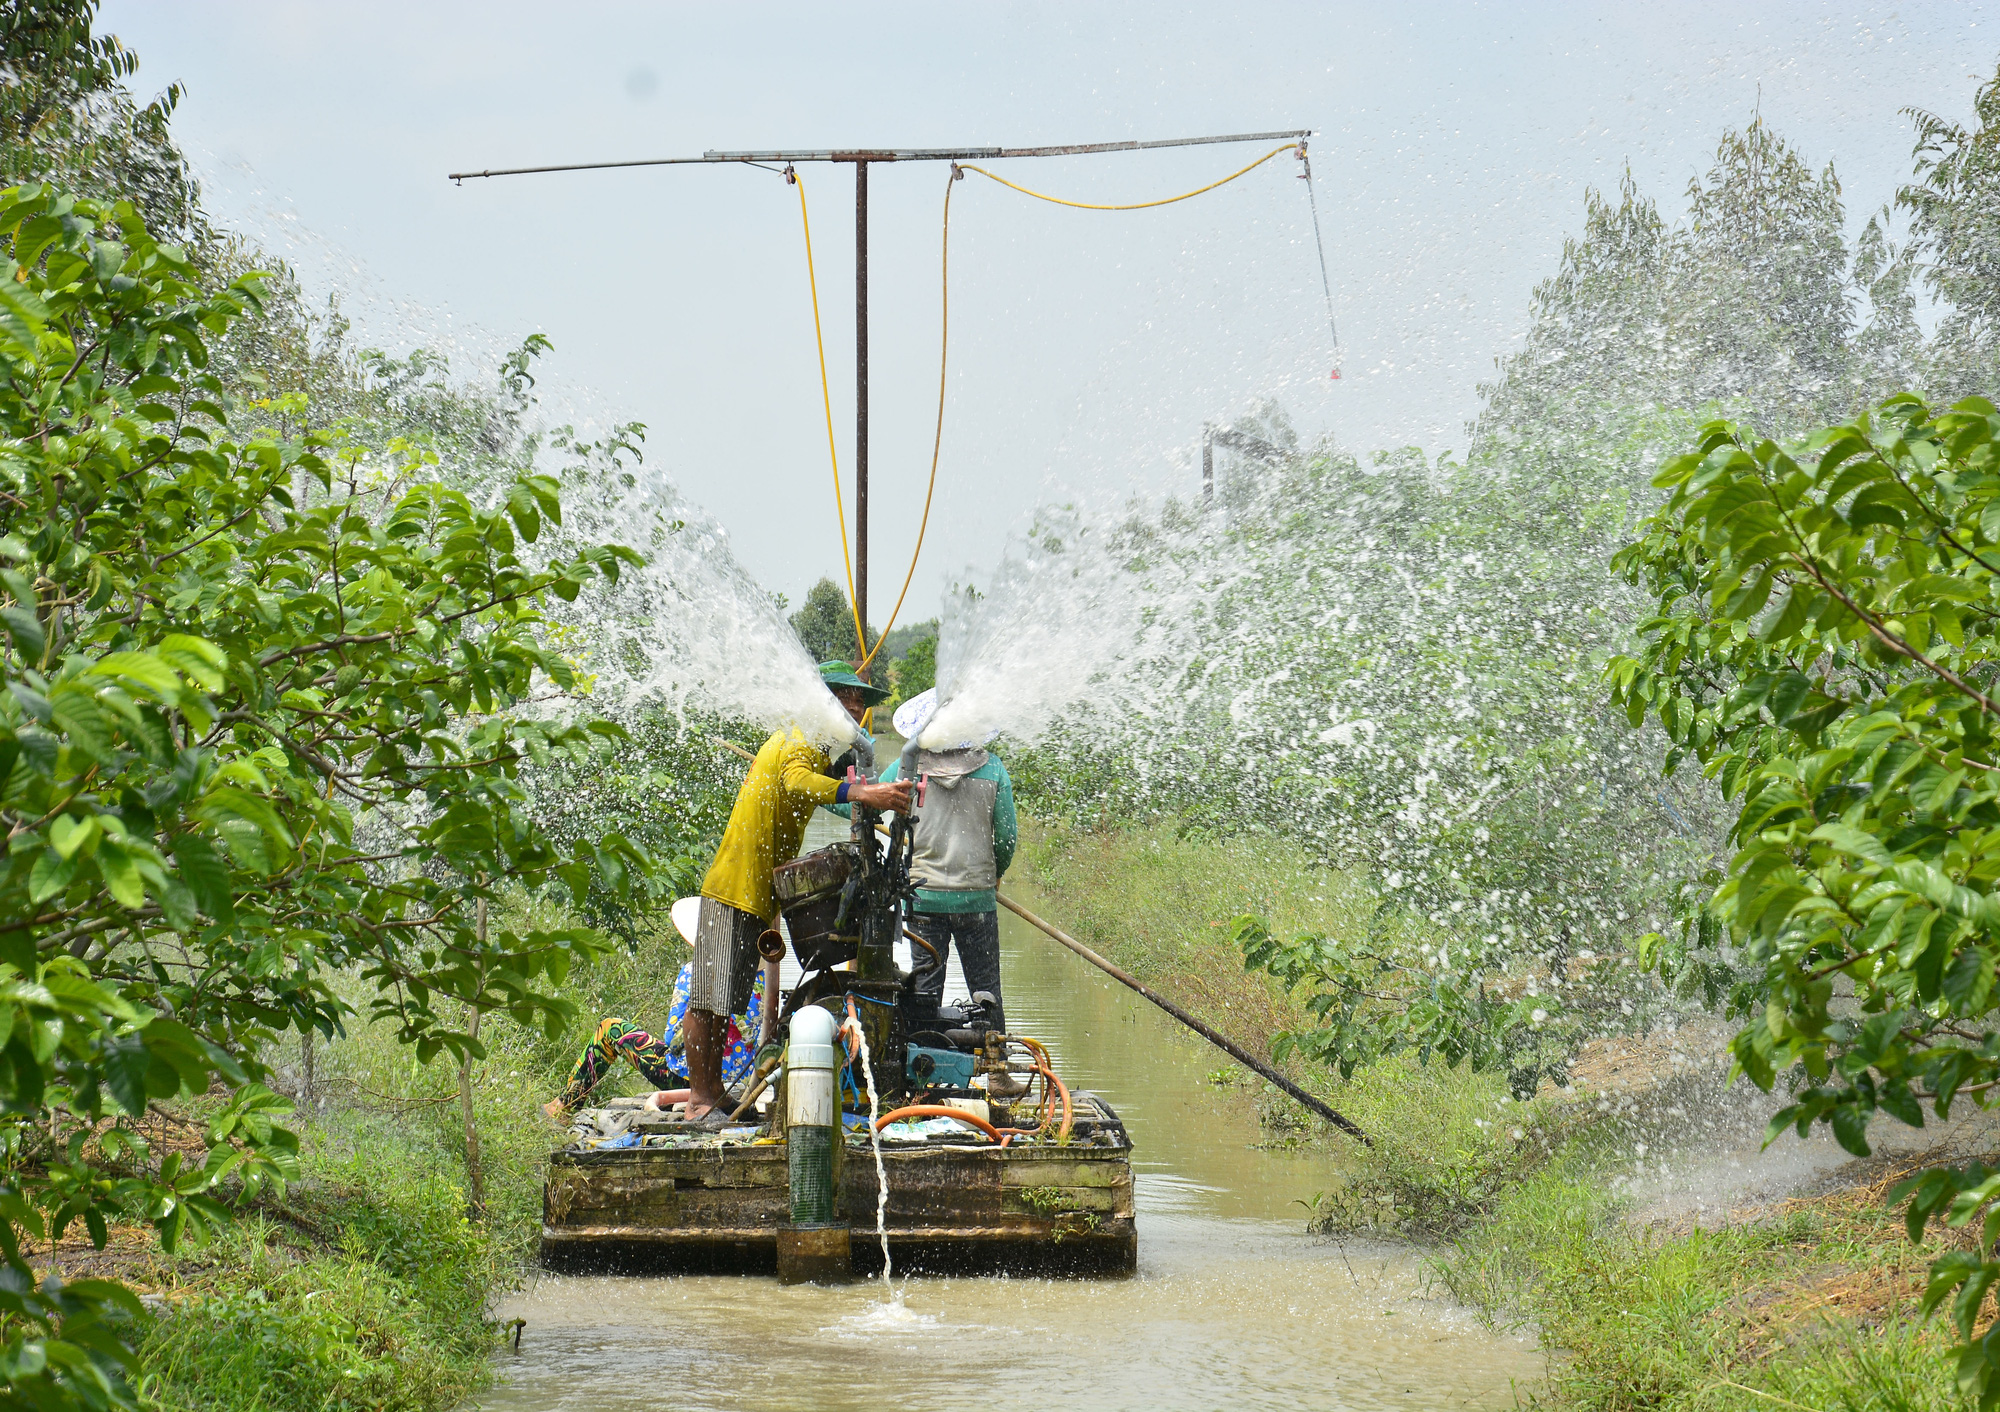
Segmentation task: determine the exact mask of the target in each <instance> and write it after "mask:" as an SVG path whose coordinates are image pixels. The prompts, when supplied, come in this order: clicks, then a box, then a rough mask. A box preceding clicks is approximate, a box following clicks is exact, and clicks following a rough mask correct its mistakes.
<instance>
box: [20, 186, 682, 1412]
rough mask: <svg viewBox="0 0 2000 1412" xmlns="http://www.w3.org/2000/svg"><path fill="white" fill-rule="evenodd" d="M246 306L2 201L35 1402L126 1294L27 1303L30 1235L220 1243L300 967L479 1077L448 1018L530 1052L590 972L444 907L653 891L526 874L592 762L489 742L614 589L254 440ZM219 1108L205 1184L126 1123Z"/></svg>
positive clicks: (492, 520)
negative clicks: (538, 1033)
mask: <svg viewBox="0 0 2000 1412" xmlns="http://www.w3.org/2000/svg"><path fill="white" fill-rule="evenodd" d="M258 291H259V284H258V281H256V280H255V279H254V278H249V277H246V278H244V279H240V280H238V281H236V282H235V283H233V284H232V285H230V286H229V287H228V288H226V289H224V290H221V291H217V292H207V291H205V290H204V289H203V288H202V287H201V285H200V283H199V281H198V278H197V273H196V271H195V269H194V267H193V266H192V265H191V263H190V262H189V260H188V258H187V257H186V256H185V255H184V254H183V253H182V252H181V251H179V250H177V249H176V248H174V247H172V246H167V245H163V244H160V243H159V242H158V241H157V240H155V238H154V237H153V236H152V235H151V234H150V233H149V232H148V230H147V229H146V227H145V224H144V222H143V220H142V218H141V217H140V215H139V213H138V211H137V210H136V209H135V208H133V207H132V206H131V205H129V204H124V203H121V204H119V205H117V206H110V207H107V206H104V205H101V204H96V203H91V202H87V201H81V200H77V199H73V198H71V197H67V196H62V195H59V194H57V193H55V192H53V191H51V190H49V189H47V188H43V187H27V188H20V189H17V190H13V191H9V192H6V193H4V194H0V490H4V496H0V559H3V560H4V564H0V586H4V590H5V595H4V596H5V602H4V606H0V623H4V626H5V630H6V634H7V639H8V642H7V647H6V651H5V654H4V660H0V674H4V677H5V685H6V688H7V690H6V694H5V695H4V696H0V816H4V818H5V820H6V822H7V825H8V830H9V836H10V838H11V839H12V845H11V848H10V850H9V853H8V864H7V867H6V869H5V871H4V873H0V1030H4V1033H5V1041H4V1048H0V1151H4V1195H0V1218H4V1219H0V1251H4V1255H5V1257H6V1269H7V1271H8V1272H9V1273H8V1274H7V1275H6V1277H5V1278H4V1279H0V1286H4V1288H0V1318H4V1320H5V1322H6V1333H7V1336H8V1338H9V1342H8V1343H7V1345H6V1346H5V1349H4V1350H0V1361H4V1363H5V1368H4V1370H0V1371H4V1375H5V1376H6V1377H7V1378H8V1379H9V1380H10V1381H11V1382H12V1383H13V1384H14V1385H15V1387H16V1388H17V1390H19V1391H21V1392H22V1394H23V1395H28V1393H27V1390H28V1389H30V1388H36V1389H39V1390H38V1391H36V1392H34V1393H33V1395H34V1396H35V1397H38V1398H41V1399H42V1400H43V1402H44V1404H45V1405H51V1406H53V1405H57V1404H58V1403H59V1402H60V1401H61V1400H62V1399H63V1398H64V1397H66V1396H68V1397H75V1398H80V1399H82V1400H83V1402H84V1403H86V1404H90V1403H93V1402H94V1403H102V1402H105V1401H107V1400H115V1399H117V1398H119V1397H121V1396H122V1393H120V1392H119V1391H118V1384H117V1381H116V1374H115V1369H116V1366H117V1365H118V1364H119V1362H121V1361H122V1360H123V1358H124V1356H125V1355H124V1354H123V1352H122V1350H121V1342H120V1338H119V1337H118V1336H116V1335H115V1331H114V1330H113V1329H112V1328H111V1327H110V1326H109V1325H108V1324H107V1323H106V1322H105V1320H106V1319H107V1318H109V1317H110V1314H111V1312H112V1311H114V1310H115V1309H117V1308H118V1307H120V1306H121V1305H124V1306H125V1307H129V1297H127V1296H123V1295H122V1294H121V1292H120V1291H118V1290H117V1289H116V1287H102V1286H99V1285H96V1284H93V1283H91V1282H78V1283H76V1284H72V1285H70V1286H68V1287H67V1288H61V1287H59V1286H56V1285H50V1286H46V1287H44V1289H43V1290H42V1291H39V1292H37V1291H34V1290H33V1284H32V1277H31V1275H30V1274H29V1270H28V1265H27V1263H26V1259H25V1257H24V1255H23V1254H22V1250H21V1245H20V1242H21V1240H22V1238H23V1237H24V1236H26V1237H32V1238H37V1239H39V1238H42V1237H43V1236H45V1235H50V1234H55V1233H60V1232H61V1230H62V1229H63V1228H64V1227H66V1226H67V1225H69V1224H71V1223H73V1222H78V1221H81V1222H82V1223H83V1224H84V1225H85V1226H86V1227H87V1228H88V1230H89V1231H90V1233H91V1234H92V1235H93V1237H95V1238H98V1239H100V1240H101V1239H102V1237H103V1234H104V1231H105V1227H106V1223H107V1222H108V1221H110V1220H114V1219H143V1220H148V1221H151V1222H152V1223H153V1224H154V1225H155V1226H156V1227H157V1228H158V1230H159V1231H160V1233H161V1236H162V1238H163V1239H164V1240H165V1241H166V1242H167V1243H168V1244H170V1245H171V1244H173V1243H174V1242H176V1241H177V1240H178V1239H179V1238H180V1237H181V1236H182V1235H184V1234H187V1233H189V1232H190V1231H192V1232H194V1233H197V1234H199V1233H201V1232H203V1231H204V1230H206V1229H207V1228H209V1227H210V1226H212V1225H213V1224H214V1223H215V1222H217V1221H218V1220H219V1219H221V1217H222V1216H223V1214H224V1211H223V1208H222V1207H221V1206H220V1205H219V1204H218V1203H217V1202H216V1201H215V1200H214V1199H213V1197H211V1196H210V1195H208V1193H209V1192H211V1191H212V1190H213V1189H214V1188H216V1186H217V1185H218V1184H219V1183H223V1182H225V1181H227V1182H228V1183H230V1184H231V1186H232V1187H240V1188H241V1189H242V1190H244V1191H246V1192H255V1191H257V1190H258V1189H260V1188H264V1187H275V1186H278V1185H281V1184H282V1183H283V1182H284V1181H285V1180H286V1179H287V1178H288V1177H289V1176H290V1175H291V1174H292V1172H293V1170H294V1168H293V1161H294V1158H293V1154H294V1151H295V1146H296V1144H295V1142H294V1140H293V1139H292V1137H291V1135H290V1134H289V1133H288V1132H286V1130H285V1129H283V1128H281V1127H278V1126H276V1125H275V1124H274V1123H273V1122H272V1117H273V1115H274V1113H277V1112H279V1111H281V1110H282V1108H283V1106H284V1105H282V1104H281V1103H279V1102H278V1101H277V1100H275V1099H274V1097H273V1096H272V1095H271V1094H270V1093H269V1091H268V1090H266V1089H265V1088H263V1087H262V1086H261V1085H260V1084H259V1083H258V1082H257V1080H258V1079H259V1078H260V1076H261V1075H262V1074H263V1072H264V1071H263V1069H262V1066H261V1064H260V1062H259V1060H258V1053H259V1050H260V1047H261V1046H262V1045H263V1044H264V1043H265V1042H266V1041H267V1040H268V1039H269V1038H270V1037H271V1036H272V1035H273V1034H274V1033H275V1032H277V1031H281V1030H283V1029H286V1028H298V1029H300V1030H304V1029H307V1028H316V1029H318V1030H320V1031H321V1032H323V1033H329V1034H330V1033H333V1032H335V1031H336V1030H337V1029H338V1028H339V1027H340V1025H341V1024H342V1023H343V1017H344V1015H345V1014H346V1013H348V1011H349V1007H348V1006H347V1005H346V1004H345V1003H344V1002H342V1001H341V1000H340V999H339V998H338V997H337V996H336V995H335V994H334V993H333V992H332V990H331V989H330V988H329V986H328V984H327V981H326V979H325V973H326V972H327V971H328V970H329V969H340V968H350V967H351V968H354V969H355V970H356V971H357V972H358V973H359V974H360V975H362V976H363V977H365V978H366V979H367V980H368V981H369V982H370V983H371V986H372V996H371V998H370V999H369V1001H368V1002H367V1003H368V1007H369V1010H370V1012H371V1013H372V1014H373V1015H374V1016H375V1017H377V1018H378V1019H380V1020H382V1021H384V1022H386V1023H388V1024H389V1025H390V1026H391V1027H392V1028H393V1029H394V1031H395V1032H396V1033H397V1035H398V1036H399V1037H400V1038H401V1039H402V1040H403V1041H404V1042H406V1043H409V1044H411V1045H413V1046H414V1048H415V1052H416V1054H417V1055H418V1056H419V1057H420V1058H428V1057H430V1056H431V1055H432V1054H434V1053H436V1052H438V1051H439V1050H449V1051H451V1052H452V1053H453V1054H454V1055H462V1054H465V1053H468V1052H470V1053H474V1054H476V1053H478V1052H479V1046H478V1044H477V1043H476V1042H475V1041H473V1040H472V1039H470V1038H469V1036H468V1035H467V1033H466V1030H465V1019H466V1017H467V1015H468V1007H470V1010H473V1011H479V1010H488V1009H504V1010H505V1011H507V1012H508V1013H509V1014H510V1015H511V1016H513V1017H514V1018H515V1019H516V1020H517V1021H519V1022H521V1023H522V1024H540V1025H544V1026H546V1027H548V1028H550V1029H551V1030H559V1029H560V1028H562V1026H563V1025H564V1023H565V1022H566V1020H567V1018H568V1016H569V1014H570V1008H569V1005H568V1003H567V1002H566V1001H564V1000H562V999H561V998H560V997H559V996H557V995H555V994H553V993H552V990H553V988H554V987H556V986H559V985H560V984H561V982H562V981H563V979H564V977H565V976H566V974H567V972H568V969H569V966H570V964H571V962H572V960H573V959H574V958H576V957H578V956H585V955H590V954H592V953H594V952H595V951H596V950H597V949H599V947H600V946H601V941H600V940H599V939H598V938H597V936H596V934H595V933H593V932H590V931H587V930H585V929H582V928H578V927H574V926H569V927H555V928H547V929H542V928H530V929H526V930H519V931H517V930H515V929H513V928H507V927H502V928H499V929H497V930H496V931H495V932H494V933H493V934H492V935H490V936H481V935H480V934H479V933H478V931H477V930H476V928H475V925H474V921H473V912H474V908H473V907H472V906H471V905H470V904H471V903H472V902H473V901H474V900H475V899H478V898H483V897H491V896H493V895H495V892H496V889H499V888H502V887H527V888H537V887H541V886H543V885H544V884H548V883H553V882H557V881H560V882H561V883H562V884H563V885H564V886H565V887H567V888H568V890H569V891H570V893H571V894H572V895H573V896H575V897H577V898H579V899H580V898H582V897H584V896H586V895H588V894H589V892H590V890H591V888H592V886H593V884H594V883H597V882H600V881H601V882H604V883H607V884H608V885H609V886H610V887H611V888H612V889H613V890H614V891H617V892H629V891H632V890H635V889H642V888H643V886H644V879H645V878H646V876H647V874H648V873H649V871H650V869H651V863H650V860H649V859H648V858H647V856H646V855H645V854H644V852H643V851H641V850H640V849H638V848H637V847H635V846H633V845H632V844H630V843H629V842H627V841H626V840H624V839H623V838H621V837H619V836H618V835H617V834H616V833H609V834H605V835H601V836H598V837H596V838H593V839H589V840H584V839H578V840H575V841H573V842H572V843H570V844H569V846H567V847H559V846H558V845H557V844H556V843H555V842H554V841H552V840H551V839H550V838H549V836H548V834H547V832H546V831H545V830H544V829H543V828H542V826H541V825H540V824H539V823H538V821H537V820H536V819H535V817H534V815H533V812H532V810H531V808H530V807H529V799H528V796H527V794H526V791H525V790H524V789H523V787H522V785H521V783H520V782H519V779H518V776H519V774H520V771H521V769H522V767H523V765H524V764H526V763H528V762H530V761H546V760H551V759H554V758H556V757H558V756H562V755H568V756H570V757H573V758H583V757H588V756H591V755H592V754H594V753H596V752H597V751H598V750H599V749H600V743H601V742H603V741H604V740H605V739H607V738H611V739H616V738H618V737H619V735H620V732H619V731H618V729H617V728H616V727H613V726H610V725H609V724H607V723H602V722H590V723H586V724H555V723H550V722H548V721H545V720H542V719H537V718H531V717H528V716H525V715H522V714H519V713H518V712H517V711H516V709H515V707H516V704H517V703H519V702H521V701H522V700H523V699H524V698H525V697H526V696H527V695H528V693H529V691H530V689H531V686H532V685H533V684H534V683H535V682H537V681H546V682H548V683H552V684H553V685H554V686H555V687H556V688H557V689H559V690H560V689H565V688H568V687H569V686H570V685H571V684H572V683H573V681H574V673H573V670H572V668H571V666H570V665H569V663H568V662H567V661H566V660H565V659H564V658H563V657H562V656H561V655H560V654H559V653H558V652H556V651H554V650H552V649H551V648H550V647H549V646H548V645H546V644H545V642H544V641H543V621H542V615H541V611H540V610H541V605H542V604H543V603H544V602H545V601H546V600H549V599H551V598H553V599H569V598H573V597H575V596H576V595H577V593H578V592H579V591H580V590H581V589H582V587H583V586H584V585H585V584H586V583H588V582H590V581H591V580H592V579H594V578H595V577H597V576H599V575H604V576H607V577H611V578H615V576H616V574H617V573H618V570H619V568H620V566H621V565H622V564H629V563H634V562H637V556H636V555H634V554H632V553H631V552H630V551H628V550H624V549H619V548H616V547H600V546H590V545H586V546H581V547H578V548H576V549H575V550H574V551H573V552H572V553H571V554H570V555H569V556H567V557H563V558H554V559H551V560H550V561H549V562H547V563H545V564H541V565H536V564H535V563H532V562H531V561H530V559H529V558H528V546H529V545H531V544H532V543H533V542H534V541H535V539H536V538H537V537H538V535H539V533H540V531H541V530H542V528H543V526H544V525H545V524H554V523H559V521H560V518H561V505H560V501H559V498H558V488H557V486H556V484H555V483H554V482H553V481H552V480H550V479H548V478H546V477H540V476H533V475H523V476H520V477H517V478H516V479H514V480H513V482H512V483H511V485H509V486H507V487H505V488H504V489H503V490H502V491H501V492H500V494H499V495H498V496H497V497H496V500H497V502H498V503H497V504H494V505H493V506H492V507H491V508H483V507H482V506H480V505H478V504H476V503H474V502H473V501H472V500H471V499H469V498H468V497H467V496H466V495H465V494H464V493H463V492H462V491H459V490H456V489H453V488H452V487H450V486H447V485H445V484H441V483H438V482H436V481H427V480H424V479H422V478H421V476H420V474H418V472H420V470H421V467H422V466H423V464H424V457H423V455H422V453H421V450H420V449H408V450H406V451H405V453H404V454H403V455H402V456H400V457H398V458H397V459H394V460H392V461H391V462H390V464H389V466H387V467H382V466H380V464H379V463H371V460H370V458H369V456H368V455H367V454H366V451H365V448H359V447H355V446H352V445H350V444H349V443H347V442H346V441H345V440H344V439H343V437H342V436H341V435H340V434H339V433H337V432H322V431H306V432H304V433H303V434H299V435H291V436H287V435H282V434H280V433H277V432H269V431H257V430H255V429H254V425H255V423H254V421H252V420H251V418H253V417H254V416H255V415H256V413H257V411H258V409H255V408H249V407H243V406H231V405H227V404H228V403H229V402H230V400H231V399H229V398H228V396H227V389H226V388H225V387H224V386H223V385H222V384H221V382H220V381H219V380H218V379H217V377H216V376H215V375H214V374H213V373H211V372H210V371H208V365H209V361H210V358H209V350H210V345H211V342H212V341H213V340H215V339H217V338H219V337H222V336H225V335H226V333H227V330H228V328H229V327H230V325H231V324H232V323H233V322H234V321H236V320H238V319H240V318H241V317H243V316H244V314H245V313H246V312H247V311H248V310H250V309H252V308H254V307H255V304H256V301H257V299H258ZM239 422H249V423H250V427H251V428H252V429H247V430H242V431H239V430H237V424H238V423H239ZM218 1080H219V1081H220V1082H221V1083H222V1084H223V1085H224V1087H225V1088H226V1089H228V1090H230V1091H231V1092H232V1094H233V1096H232V1098H231V1099H230V1100H229V1102H228V1105H227V1107H226V1108H225V1109H224V1111H223V1112H222V1114H221V1115H220V1116H219V1117H218V1118H217V1119H216V1120H215V1122H214V1123H213V1124H212V1125H211V1127H210V1129H209V1133H208V1143H209V1146H210V1156H209V1157H208V1159H207V1161H206V1162H205V1163H204V1162H195V1163H183V1161H182V1159H181V1158H180V1157H179V1156H178V1155H170V1156H168V1157H166V1158H165V1159H164V1160H155V1159H154V1157H153V1155H152V1154H151V1153H149V1152H148V1150H147V1148H146V1145H145V1143H144V1141H143V1139H141V1138H140V1137H139V1135H138V1134H137V1133H136V1132H135V1131H133V1130H131V1129H130V1128H129V1127H128V1126H127V1123H128V1120H129V1119H130V1118H131V1117H132V1116H134V1115H138V1114H141V1113H143V1112H144V1111H145V1110H146V1107H147V1105H148V1103H149V1102H152V1101H156V1100H162V1099H169V1098H172V1097H174V1096H176V1095H179V1094H200V1093H204V1092H206V1091H207V1090H208V1089H209V1088H210V1086H211V1084H212V1083H213V1082H216V1081H218ZM51 1115H54V1116H53V1117H52V1116H51ZM93 1138H94V1139H95V1141H94V1142H93V1141H92V1139H93ZM58 1331H60V1335H61V1337H59V1338H58V1337H53V1336H52V1335H54V1334H55V1333H57V1332H58Z"/></svg>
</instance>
